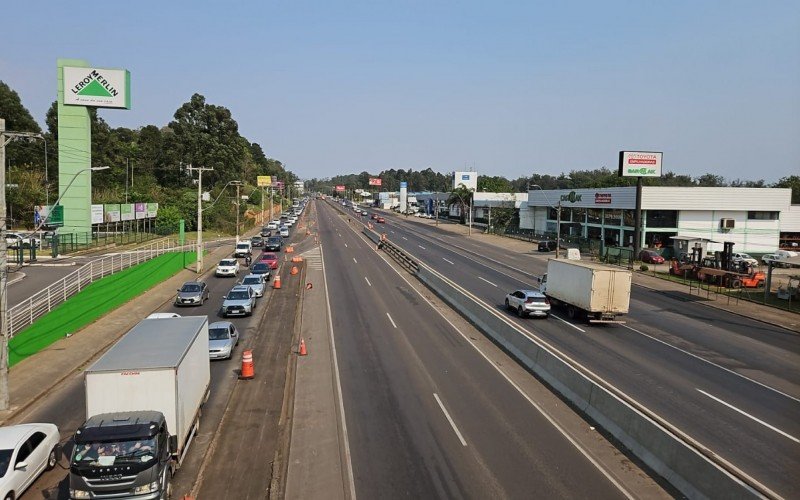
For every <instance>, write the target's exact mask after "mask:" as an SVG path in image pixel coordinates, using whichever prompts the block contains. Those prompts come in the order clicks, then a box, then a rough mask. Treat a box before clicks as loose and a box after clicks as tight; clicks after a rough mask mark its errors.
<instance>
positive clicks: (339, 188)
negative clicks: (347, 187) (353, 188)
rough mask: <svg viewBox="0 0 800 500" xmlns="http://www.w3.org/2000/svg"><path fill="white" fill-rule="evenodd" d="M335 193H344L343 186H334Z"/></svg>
mask: <svg viewBox="0 0 800 500" xmlns="http://www.w3.org/2000/svg"><path fill="white" fill-rule="evenodd" d="M336 191H339V192H341V191H344V186H341V185H340V186H336Z"/></svg>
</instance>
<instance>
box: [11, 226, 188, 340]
mask: <svg viewBox="0 0 800 500" xmlns="http://www.w3.org/2000/svg"><path fill="white" fill-rule="evenodd" d="M196 249H197V245H196V243H187V244H184V245H178V244H177V242H176V241H174V240H160V241H157V242H155V243H152V244H150V245H145V246H143V247H140V248H137V249H135V250H131V251H128V252H120V253H117V254H113V255H108V256H106V257H103V258H100V259H97V260H93V261H91V262H89V263H88V264H85V265H83V266H81V267H80V268H79V269H77V270H76V271H75V272H73V273H70V274H68V275H67V276H65V277H64V278H62V279H60V280H58V281H56V282H55V283H53V284H52V285H50V286H48V287H47V288H45V289H44V290H41V291H39V292H36V293H35V294H33V295H31V296H30V297H28V298H27V299H25V300H24V301H22V302H20V303H19V304H16V305H14V306H13V307H10V308H9V309H8V311H7V312H6V324H7V325H8V336H9V338H12V337H14V335H15V334H17V333H19V332H20V331H22V330H24V329H25V328H27V327H28V326H30V325H32V324H33V323H34V322H35V321H36V320H37V319H39V318H41V317H42V316H44V315H45V314H47V313H49V312H50V311H52V310H53V309H54V308H55V307H57V306H59V305H61V304H63V303H64V302H66V301H67V299H69V298H70V297H72V296H74V295H76V294H77V293H79V292H80V291H81V290H83V289H84V288H86V287H87V286H88V285H91V284H92V283H94V282H95V281H97V280H99V279H101V278H104V277H106V276H110V275H112V274H115V273H118V272H120V271H123V270H125V269H128V268H130V267H133V266H135V265H137V264H141V263H142V262H146V261H148V260H151V259H154V258H155V257H158V256H160V255H164V254H166V253H171V252H189V251H194V250H196Z"/></svg>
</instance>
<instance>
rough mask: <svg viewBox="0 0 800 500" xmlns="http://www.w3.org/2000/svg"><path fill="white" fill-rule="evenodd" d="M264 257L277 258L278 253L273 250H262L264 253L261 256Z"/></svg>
mask: <svg viewBox="0 0 800 500" xmlns="http://www.w3.org/2000/svg"><path fill="white" fill-rule="evenodd" d="M264 257H275V258H276V259H277V258H278V254H276V253H274V252H264V253H262V254H261V258H264Z"/></svg>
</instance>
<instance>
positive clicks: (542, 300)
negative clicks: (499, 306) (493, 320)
mask: <svg viewBox="0 0 800 500" xmlns="http://www.w3.org/2000/svg"><path fill="white" fill-rule="evenodd" d="M505 304H506V309H513V310H515V311H516V312H517V315H518V316H519V317H520V318H524V317H525V316H542V317H544V318H546V317H548V316H549V315H550V301H549V300H548V299H547V297H545V295H544V294H543V293H542V292H540V291H538V290H517V291H514V292H511V293H509V294H508V295H506V302H505Z"/></svg>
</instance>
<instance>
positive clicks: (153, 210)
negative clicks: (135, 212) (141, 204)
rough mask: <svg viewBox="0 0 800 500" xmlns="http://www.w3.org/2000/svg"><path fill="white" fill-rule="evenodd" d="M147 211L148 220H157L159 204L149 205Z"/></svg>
mask: <svg viewBox="0 0 800 500" xmlns="http://www.w3.org/2000/svg"><path fill="white" fill-rule="evenodd" d="M146 211H147V218H148V219H155V217H156V215H158V203H148V204H147V208H146Z"/></svg>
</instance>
